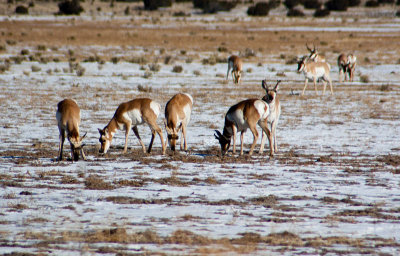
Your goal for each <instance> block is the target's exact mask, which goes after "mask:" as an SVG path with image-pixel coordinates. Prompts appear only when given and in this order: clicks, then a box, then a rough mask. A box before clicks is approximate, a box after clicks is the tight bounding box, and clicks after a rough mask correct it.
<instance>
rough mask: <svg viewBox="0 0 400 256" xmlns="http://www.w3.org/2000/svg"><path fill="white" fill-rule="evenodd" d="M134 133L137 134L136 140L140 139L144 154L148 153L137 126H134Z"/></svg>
mask: <svg viewBox="0 0 400 256" xmlns="http://www.w3.org/2000/svg"><path fill="white" fill-rule="evenodd" d="M132 131H133V133H134V134H135V136H136V138H138V140H139V143H140V145H141V146H142V150H143V153H146V147H145V146H144V143H143V141H142V139H141V138H140V135H139V131H138V129H137V126H133V127H132Z"/></svg>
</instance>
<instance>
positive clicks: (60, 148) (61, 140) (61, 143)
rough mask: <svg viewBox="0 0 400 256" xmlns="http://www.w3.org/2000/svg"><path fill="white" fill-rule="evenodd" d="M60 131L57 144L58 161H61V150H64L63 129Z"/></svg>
mask: <svg viewBox="0 0 400 256" xmlns="http://www.w3.org/2000/svg"><path fill="white" fill-rule="evenodd" d="M59 130H60V136H59V139H60V143H59V144H58V161H61V160H62V159H63V148H64V141H65V131H64V130H63V129H59Z"/></svg>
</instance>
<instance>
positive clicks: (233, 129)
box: [232, 125, 237, 154]
mask: <svg viewBox="0 0 400 256" xmlns="http://www.w3.org/2000/svg"><path fill="white" fill-rule="evenodd" d="M232 131H233V149H232V152H233V154H235V153H236V132H237V128H236V126H235V125H232Z"/></svg>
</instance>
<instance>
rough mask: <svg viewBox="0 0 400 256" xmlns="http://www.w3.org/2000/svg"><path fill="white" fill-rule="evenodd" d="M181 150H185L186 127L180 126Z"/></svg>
mask: <svg viewBox="0 0 400 256" xmlns="http://www.w3.org/2000/svg"><path fill="white" fill-rule="evenodd" d="M181 137H182V138H181V150H182V149H184V150H185V151H186V150H187V142H186V125H182V136H181Z"/></svg>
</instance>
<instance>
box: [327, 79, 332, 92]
mask: <svg viewBox="0 0 400 256" xmlns="http://www.w3.org/2000/svg"><path fill="white" fill-rule="evenodd" d="M328 81H329V87H330V88H331V95H333V88H332V80H331V78H330V77H328Z"/></svg>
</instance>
